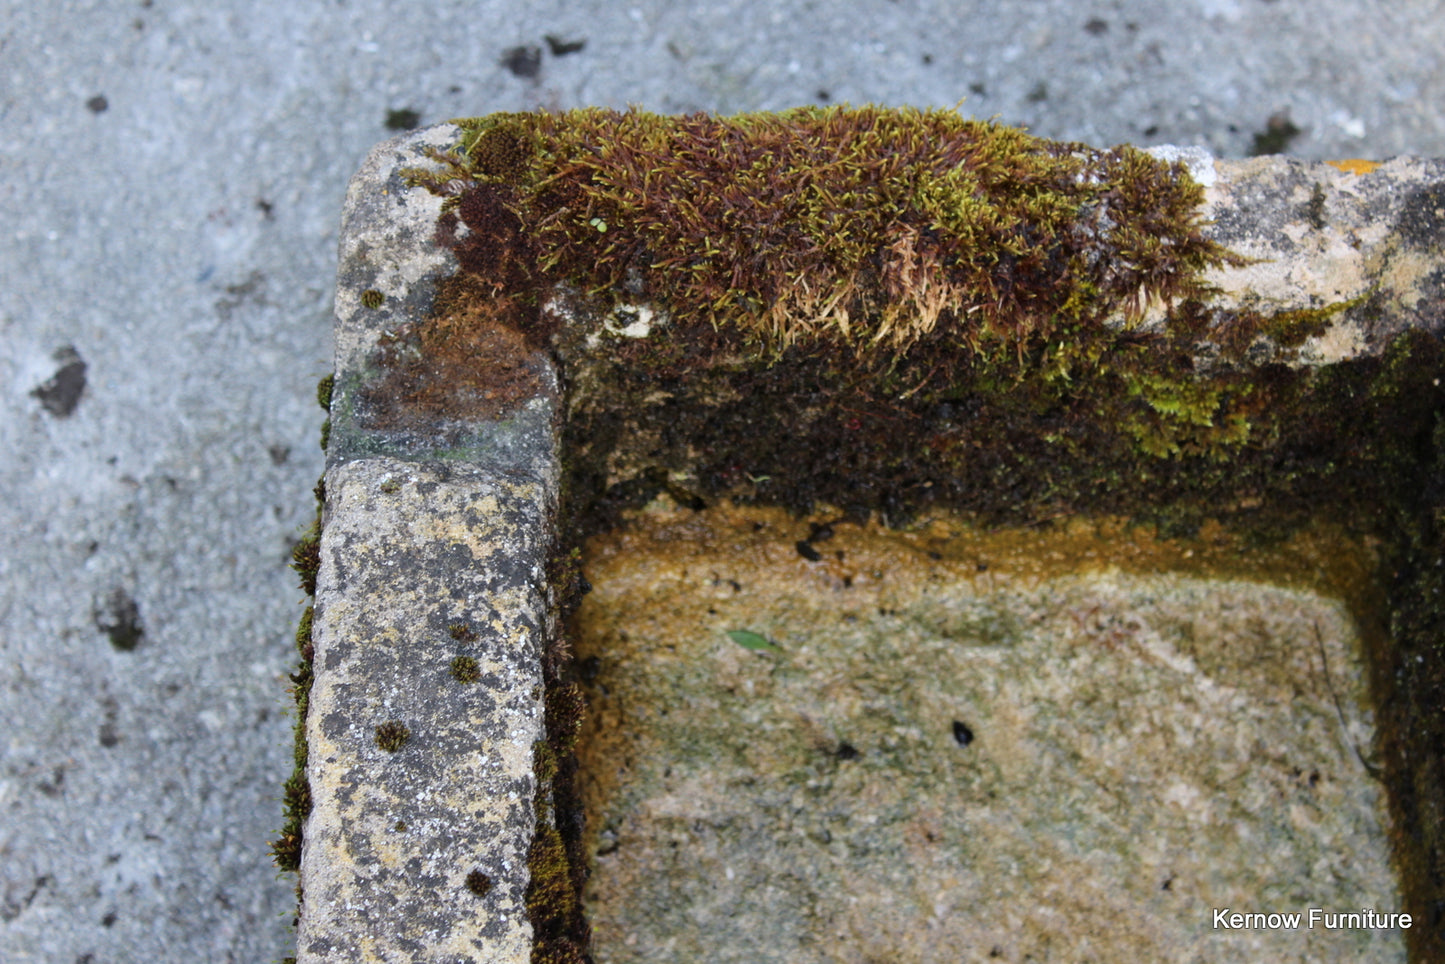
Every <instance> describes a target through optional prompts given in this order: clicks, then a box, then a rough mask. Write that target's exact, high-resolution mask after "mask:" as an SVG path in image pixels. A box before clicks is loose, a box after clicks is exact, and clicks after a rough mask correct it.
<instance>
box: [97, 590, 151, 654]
mask: <svg viewBox="0 0 1445 964" xmlns="http://www.w3.org/2000/svg"><path fill="white" fill-rule="evenodd" d="M95 628H96V629H98V630H100V631H101V632H103V633H105V634H106V635H107V636H109V637H110V644H111V645H112V646H114V647H115V648H116V649H118V650H120V651H121V652H126V653H128V652H130V651H131V650H133V649H135V648H136V647H137V646H139V645H140V641H141V637H142V636H144V635H145V626H144V625H143V624H142V623H141V618H140V606H138V605H136V601H135V600H134V599H132V598H131V596H130V593H128V592H126V591H125V590H124V589H120V588H117V589H112V590H111V591H110V594H109V595H108V596H106V597H105V601H104V602H103V603H101V604H100V605H97V606H96V607H95Z"/></svg>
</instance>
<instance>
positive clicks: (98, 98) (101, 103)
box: [85, 94, 110, 114]
mask: <svg viewBox="0 0 1445 964" xmlns="http://www.w3.org/2000/svg"><path fill="white" fill-rule="evenodd" d="M85 106H86V107H87V108H89V110H90V112H91V113H92V114H103V113H105V111H106V109H107V108H109V107H110V101H108V100H106V99H105V95H104V94H96V95H95V96H94V97H92V98H90V100H88V101H86V102H85Z"/></svg>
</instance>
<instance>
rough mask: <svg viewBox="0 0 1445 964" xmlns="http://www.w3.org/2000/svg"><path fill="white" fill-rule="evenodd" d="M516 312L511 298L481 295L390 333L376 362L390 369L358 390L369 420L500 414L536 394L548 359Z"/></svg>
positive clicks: (403, 424)
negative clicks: (535, 349) (525, 331)
mask: <svg viewBox="0 0 1445 964" xmlns="http://www.w3.org/2000/svg"><path fill="white" fill-rule="evenodd" d="M516 317H517V312H516V306H515V305H514V304H513V303H512V302H511V301H509V300H508V299H505V298H484V299H477V300H474V301H471V302H469V303H465V304H461V305H457V306H455V307H454V308H453V309H452V310H450V311H447V312H445V313H441V314H434V315H432V316H430V317H428V318H426V319H425V320H423V321H422V322H420V323H419V324H418V325H416V326H415V327H412V328H408V329H405V330H403V331H401V332H398V333H397V334H396V335H394V336H392V337H390V338H387V339H384V340H383V341H382V343H381V345H380V348H379V352H378V358H377V360H378V362H379V363H380V364H381V366H382V367H383V369H384V371H385V374H384V375H383V376H382V377H381V378H380V379H378V380H376V381H374V382H372V383H370V384H368V385H366V386H365V387H363V388H362V389H361V390H360V392H359V397H360V400H361V406H362V407H361V410H360V411H361V420H362V422H363V424H365V426H366V427H368V428H372V429H383V430H394V429H410V428H416V427H419V426H423V425H426V424H429V423H432V422H434V421H435V420H436V419H437V418H439V417H441V418H455V419H487V418H497V417H499V416H501V415H503V414H505V413H506V412H509V411H510V410H511V409H512V408H513V407H515V406H516V404H517V403H518V402H520V401H524V400H526V399H529V398H532V397H533V396H535V395H536V394H537V392H538V391H539V389H540V387H541V385H542V381H541V371H542V368H541V366H542V361H541V360H540V359H539V358H537V357H535V356H534V354H533V351H532V349H531V346H529V344H528V342H527V338H526V336H525V335H524V334H523V333H522V332H521V331H520V330H519V328H518V326H517V325H516V324H515V321H516Z"/></svg>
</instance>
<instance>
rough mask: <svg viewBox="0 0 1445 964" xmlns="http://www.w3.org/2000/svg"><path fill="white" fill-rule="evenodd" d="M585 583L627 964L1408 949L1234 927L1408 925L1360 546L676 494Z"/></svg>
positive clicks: (592, 753) (600, 873) (611, 922)
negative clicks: (1390, 912) (1314, 915)
mask: <svg viewBox="0 0 1445 964" xmlns="http://www.w3.org/2000/svg"><path fill="white" fill-rule="evenodd" d="M585 558H586V568H587V573H588V578H589V580H590V581H591V583H592V586H593V590H592V592H591V593H590V594H589V595H588V597H587V598H586V600H585V601H584V602H583V604H582V606H581V608H580V610H579V611H578V613H577V617H576V619H575V646H576V653H577V657H578V660H579V666H580V668H581V677H582V679H583V680H584V681H585V690H586V693H587V696H588V702H589V713H588V716H587V720H586V723H585V727H584V735H583V739H582V741H581V745H580V748H579V758H580V762H581V791H582V798H583V800H584V801H585V804H586V813H587V829H586V836H585V840H586V845H587V846H586V849H587V852H588V853H589V854H592V855H594V856H593V860H592V867H591V878H590V882H589V884H588V888H587V892H586V906H587V911H588V915H589V918H590V921H591V924H592V928H593V953H594V955H595V958H596V959H597V960H598V961H599V962H606V964H621V962H629V964H631V962H646V961H673V960H711V961H739V962H741V961H780V962H781V961H789V962H805V961H806V962H813V961H818V962H823V961H839V962H843V961H849V962H866V961H881V960H887V961H896V962H930V961H940V962H941V961H959V960H980V961H983V960H1009V961H1024V960H1043V959H1067V960H1089V959H1095V960H1163V959H1166V958H1169V959H1174V958H1179V959H1199V960H1234V959H1240V960H1243V959H1262V956H1269V957H1280V958H1282V957H1285V956H1289V955H1292V954H1299V953H1305V954H1307V955H1309V956H1319V957H1322V958H1328V959H1338V960H1342V959H1350V960H1361V961H1366V960H1369V961H1393V960H1402V959H1403V957H1404V949H1403V939H1402V936H1401V933H1400V931H1399V930H1396V929H1391V930H1353V931H1338V930H1336V931H1327V930H1323V929H1318V928H1317V929H1314V930H1308V931H1303V932H1300V931H1290V930H1275V931H1251V932H1246V933H1236V932H1229V931H1224V932H1221V931H1219V930H1218V929H1215V928H1213V927H1212V926H1211V923H1212V922H1211V911H1212V909H1213V908H1225V907H1232V908H1235V909H1251V910H1260V911H1306V912H1307V910H1308V908H1310V907H1317V908H1325V909H1331V910H1332V911H1334V910H1340V909H1354V910H1358V908H1359V907H1363V906H1369V907H1374V908H1378V909H1380V910H1381V911H1385V910H1387V909H1393V908H1397V907H1398V906H1399V896H1398V894H1397V890H1396V886H1395V882H1394V878H1393V875H1392V872H1391V868H1390V859H1389V852H1388V844H1387V836H1386V833H1385V829H1384V828H1385V826H1386V822H1387V819H1388V818H1387V816H1386V812H1385V806H1384V791H1383V787H1382V785H1381V783H1380V782H1379V779H1378V768H1377V765H1376V763H1375V761H1374V759H1373V752H1374V750H1373V732H1374V728H1373V714H1372V712H1371V710H1370V708H1369V697H1368V692H1367V690H1368V686H1367V684H1366V680H1367V679H1368V673H1367V671H1366V666H1365V650H1366V648H1367V645H1369V644H1368V643H1367V642H1366V637H1368V636H1370V635H1371V634H1373V635H1375V636H1376V637H1378V633H1379V630H1380V626H1381V624H1380V616H1381V614H1380V612H1379V611H1378V610H1377V609H1374V608H1372V606H1373V605H1374V603H1372V600H1377V599H1378V593H1376V592H1375V591H1374V589H1375V587H1374V585H1373V563H1374V560H1373V559H1372V554H1371V551H1370V550H1369V549H1368V547H1366V546H1365V545H1364V544H1362V543H1361V542H1359V541H1358V540H1352V539H1350V538H1348V537H1346V536H1344V535H1343V534H1341V533H1340V532H1338V531H1327V530H1324V529H1321V528H1314V529H1311V530H1309V531H1308V532H1302V533H1299V534H1297V535H1296V536H1295V537H1293V538H1291V539H1289V540H1286V541H1283V542H1279V543H1276V544H1273V545H1270V546H1254V547H1250V546H1247V545H1246V544H1244V543H1243V542H1242V541H1241V540H1240V539H1239V538H1237V537H1235V536H1232V535H1230V534H1229V533H1227V532H1225V531H1223V530H1222V529H1220V528H1219V527H1210V528H1207V529H1206V530H1205V531H1204V532H1203V533H1201V534H1199V535H1198V536H1196V537H1195V538H1193V539H1163V538H1158V537H1157V536H1156V535H1155V534H1154V532H1153V531H1152V530H1149V529H1144V528H1138V527H1130V526H1128V525H1126V524H1124V523H1121V522H1118V521H1110V520H1099V521H1092V522H1091V521H1084V520H1082V519H1074V520H1072V521H1067V520H1059V521H1056V522H1055V523H1052V524H1049V525H1046V526H1039V527H1030V528H1017V527H1015V528H994V529H985V528H981V527H979V526H977V525H975V524H970V523H968V522H967V521H965V520H963V519H961V518H959V517H956V516H950V515H948V514H942V513H940V514H937V515H935V516H933V517H931V518H930V519H927V520H916V521H915V522H914V523H912V524H911V525H909V526H907V527H905V528H902V529H889V528H887V527H884V526H882V525H880V524H878V523H877V522H876V521H872V522H861V523H860V522H856V521H848V520H846V519H843V518H842V517H841V516H840V515H839V514H838V513H835V512H827V511H825V512H822V513H818V514H814V515H813V516H811V517H797V516H792V515H789V514H788V513H786V512H783V511H781V510H778V509H767V508H758V507H739V506H734V505H732V504H731V503H727V502H723V503H720V504H717V505H715V506H713V507H711V508H708V509H707V510H705V511H698V510H696V509H693V508H686V507H679V506H677V505H676V504H675V503H674V502H673V501H672V500H671V499H669V498H668V497H666V496H663V497H661V498H660V499H658V500H656V501H654V502H653V503H652V504H650V505H649V506H647V507H646V508H644V509H643V510H641V511H637V512H633V513H629V514H628V517H627V518H626V520H625V521H624V522H623V523H622V524H621V525H620V526H618V527H616V528H614V529H613V530H612V531H610V532H608V533H606V534H604V535H601V536H598V537H595V538H594V539H593V540H592V541H591V542H590V544H589V546H588V548H587V552H586V554H585ZM730 634H732V635H730ZM1374 642H1375V643H1376V644H1377V643H1378V638H1376V639H1375V640H1374Z"/></svg>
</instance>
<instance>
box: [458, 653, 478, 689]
mask: <svg viewBox="0 0 1445 964" xmlns="http://www.w3.org/2000/svg"><path fill="white" fill-rule="evenodd" d="M451 672H452V679H454V680H456V681H457V682H458V683H475V682H476V681H477V680H479V679H481V678H482V671H481V668H480V667H479V666H478V665H477V661H476V660H475V659H473V658H472V657H470V656H454V657H452V666H451Z"/></svg>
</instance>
